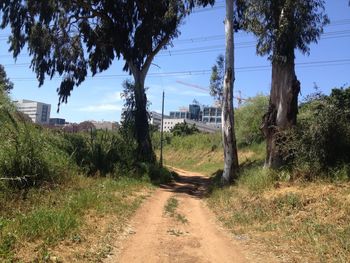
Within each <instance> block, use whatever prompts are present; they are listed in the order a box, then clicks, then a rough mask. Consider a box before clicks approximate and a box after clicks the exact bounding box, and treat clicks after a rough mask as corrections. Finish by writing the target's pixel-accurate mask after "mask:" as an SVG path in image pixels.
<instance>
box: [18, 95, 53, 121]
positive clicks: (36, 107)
mask: <svg viewBox="0 0 350 263" xmlns="http://www.w3.org/2000/svg"><path fill="white" fill-rule="evenodd" d="M15 104H16V107H17V110H18V111H20V112H23V113H24V114H26V115H28V116H29V118H30V119H31V120H32V121H33V122H34V123H38V124H49V121H50V112H51V105H50V104H46V103H42V102H38V101H32V100H20V101H16V102H15Z"/></svg>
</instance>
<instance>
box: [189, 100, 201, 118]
mask: <svg viewBox="0 0 350 263" xmlns="http://www.w3.org/2000/svg"><path fill="white" fill-rule="evenodd" d="M188 108H189V112H190V120H195V121H200V120H201V119H202V116H201V115H202V114H201V106H199V105H198V104H190V105H189V107H188Z"/></svg>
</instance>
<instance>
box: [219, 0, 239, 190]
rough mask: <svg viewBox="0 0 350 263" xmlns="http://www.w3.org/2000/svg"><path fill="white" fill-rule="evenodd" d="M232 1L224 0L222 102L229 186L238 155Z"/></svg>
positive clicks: (236, 167) (223, 178) (225, 174)
mask: <svg viewBox="0 0 350 263" xmlns="http://www.w3.org/2000/svg"><path fill="white" fill-rule="evenodd" d="M233 1H234V0H226V20H225V33H226V54H225V79H224V91H223V101H222V140H223V146H224V171H223V174H222V183H223V184H229V183H230V182H232V181H234V180H235V179H236V178H237V172H238V155H237V146H236V136H235V130H234V108H233V84H234V80H235V76H234V70H233V67H234V37H233V34H234V31H233Z"/></svg>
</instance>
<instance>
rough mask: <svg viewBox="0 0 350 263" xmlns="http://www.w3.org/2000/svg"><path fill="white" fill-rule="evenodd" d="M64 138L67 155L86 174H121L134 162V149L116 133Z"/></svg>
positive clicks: (85, 134)
mask: <svg viewBox="0 0 350 263" xmlns="http://www.w3.org/2000/svg"><path fill="white" fill-rule="evenodd" d="M64 138H65V139H66V141H67V142H66V144H65V145H66V146H65V147H66V151H67V153H68V154H69V155H70V156H71V158H72V159H73V160H74V161H75V162H76V164H77V165H78V166H80V167H82V168H83V169H84V171H85V172H86V174H89V175H96V174H97V173H99V174H100V175H107V174H112V175H113V174H114V175H116V174H122V173H123V172H124V171H125V170H128V169H131V167H132V165H133V164H134V162H135V158H134V151H135V149H134V148H133V147H132V145H128V144H127V143H126V142H125V141H124V140H123V138H122V137H121V136H120V135H119V134H118V133H116V132H109V131H102V130H101V131H91V132H90V133H83V134H65V135H64Z"/></svg>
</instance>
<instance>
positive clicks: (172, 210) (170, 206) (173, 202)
mask: <svg viewBox="0 0 350 263" xmlns="http://www.w3.org/2000/svg"><path fill="white" fill-rule="evenodd" d="M178 206H179V201H178V200H177V199H176V198H175V197H170V198H169V199H168V201H167V203H166V204H165V206H164V210H165V213H166V214H168V215H169V216H170V217H172V218H175V219H176V220H177V221H179V222H181V223H182V224H186V223H188V220H187V218H186V217H185V216H184V215H181V214H179V213H177V212H176V209H177V208H178Z"/></svg>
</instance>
